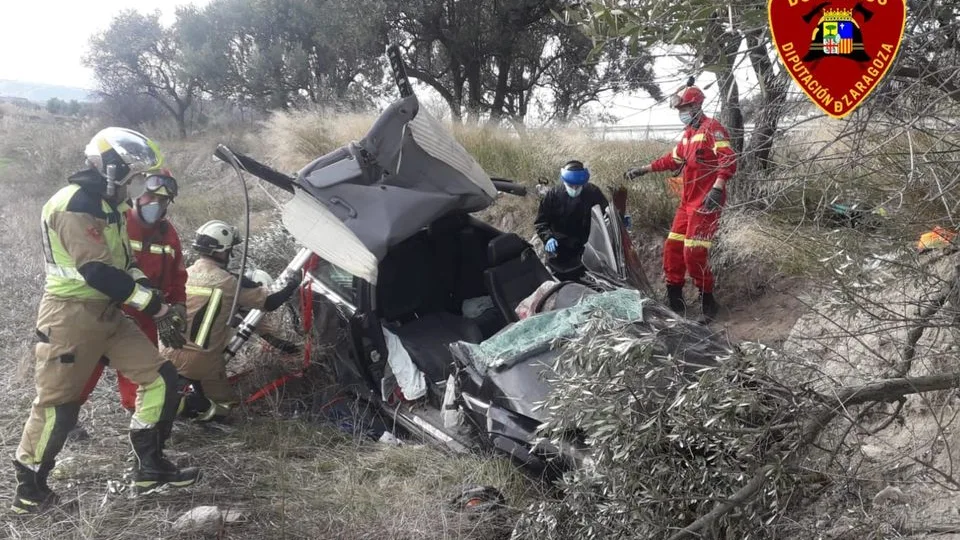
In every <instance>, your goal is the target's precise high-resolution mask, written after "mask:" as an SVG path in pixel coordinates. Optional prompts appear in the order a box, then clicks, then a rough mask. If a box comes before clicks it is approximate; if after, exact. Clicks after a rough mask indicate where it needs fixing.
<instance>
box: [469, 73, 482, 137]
mask: <svg viewBox="0 0 960 540" xmlns="http://www.w3.org/2000/svg"><path fill="white" fill-rule="evenodd" d="M465 67H466V70H465V72H466V73H465V74H466V80H467V85H468V86H467V123H468V124H470V125H476V124H477V123H478V122H479V121H480V112H481V111H480V96H481V95H482V93H483V89H482V87H481V85H482V84H483V81H482V78H483V75H482V72H481V69H480V63H479V62H477V61H476V60H472V61H470V63H469V64H467V65H466V66H465Z"/></svg>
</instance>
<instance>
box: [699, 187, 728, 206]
mask: <svg viewBox="0 0 960 540" xmlns="http://www.w3.org/2000/svg"><path fill="white" fill-rule="evenodd" d="M722 200H723V190H722V189H720V188H718V187H716V186H714V187H712V188H710V192H709V193H707V196H706V197H704V198H703V205H702V206H701V208H703V209H705V210H707V211H708V212H713V211H714V210H717V209H718V208H720V202H721V201H722Z"/></svg>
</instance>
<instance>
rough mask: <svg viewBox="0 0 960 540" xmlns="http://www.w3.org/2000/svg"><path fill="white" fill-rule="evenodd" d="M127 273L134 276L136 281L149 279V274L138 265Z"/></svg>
mask: <svg viewBox="0 0 960 540" xmlns="http://www.w3.org/2000/svg"><path fill="white" fill-rule="evenodd" d="M127 273H128V274H130V277H132V278H133V280H134V281H140V280H141V279H147V275H146V274H144V273H143V270H141V269H139V268H137V267H136V266H134V267H133V268H131V269H130V270H129V271H128V272H127Z"/></svg>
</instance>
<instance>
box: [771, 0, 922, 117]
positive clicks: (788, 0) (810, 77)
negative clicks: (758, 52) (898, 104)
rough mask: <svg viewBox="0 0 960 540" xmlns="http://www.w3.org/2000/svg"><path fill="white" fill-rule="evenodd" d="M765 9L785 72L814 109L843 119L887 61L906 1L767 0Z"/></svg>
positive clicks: (897, 39) (895, 46)
mask: <svg viewBox="0 0 960 540" xmlns="http://www.w3.org/2000/svg"><path fill="white" fill-rule="evenodd" d="M814 2H816V3H814ZM767 13H768V16H769V23H770V35H771V37H772V38H773V44H774V46H775V47H776V49H777V55H778V56H779V57H780V61H781V62H782V63H783V65H784V67H785V68H786V69H787V72H789V73H790V76H791V77H793V80H794V81H795V82H796V83H797V85H798V86H799V87H800V88H801V89H802V90H803V92H804V93H805V94H806V95H807V97H809V98H810V100H811V101H813V102H814V103H815V104H816V105H817V106H818V107H820V109H822V110H823V111H824V112H825V113H827V114H828V115H830V116H832V117H833V118H843V117H845V116H847V115H848V114H850V113H851V112H853V111H854V110H855V109H856V108H857V107H859V106H860V105H861V104H862V103H863V101H864V100H865V99H866V98H867V96H869V95H870V93H871V92H873V90H874V89H876V87H877V86H878V85H879V84H880V81H882V80H883V78H884V76H885V75H886V74H887V71H889V69H890V66H891V65H892V64H893V60H894V58H896V56H897V53H898V52H899V51H900V43H901V42H902V40H903V31H904V28H905V26H906V23H907V1H906V0H831V1H829V2H827V1H823V2H817V1H816V0H813V1H811V0H768V4H767Z"/></svg>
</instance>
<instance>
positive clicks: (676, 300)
mask: <svg viewBox="0 0 960 540" xmlns="http://www.w3.org/2000/svg"><path fill="white" fill-rule="evenodd" d="M667 304H668V305H669V306H670V309H671V310H672V311H673V312H674V313H676V314H677V315H680V316H681V317H683V316H685V315H686V311H687V305H686V304H685V303H684V302H683V285H667Z"/></svg>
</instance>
